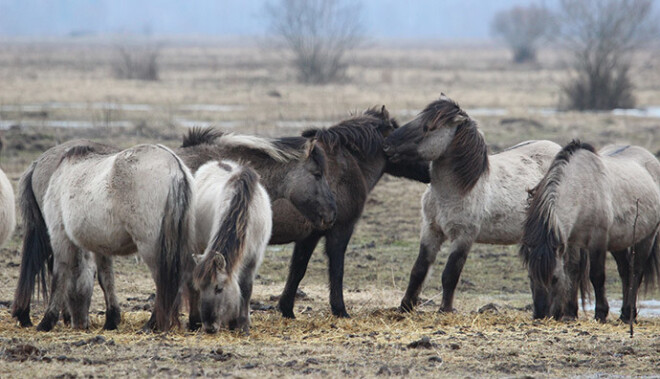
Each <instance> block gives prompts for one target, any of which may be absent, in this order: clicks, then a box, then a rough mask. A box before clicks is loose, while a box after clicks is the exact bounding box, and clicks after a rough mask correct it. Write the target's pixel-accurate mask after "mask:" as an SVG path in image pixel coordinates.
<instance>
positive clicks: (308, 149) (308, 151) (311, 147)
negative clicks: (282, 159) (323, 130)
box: [305, 138, 316, 157]
mask: <svg viewBox="0 0 660 379" xmlns="http://www.w3.org/2000/svg"><path fill="white" fill-rule="evenodd" d="M305 144H306V145H307V147H306V148H305V157H309V156H310V155H311V154H312V150H314V146H316V138H311V139H309V140H307V142H305Z"/></svg>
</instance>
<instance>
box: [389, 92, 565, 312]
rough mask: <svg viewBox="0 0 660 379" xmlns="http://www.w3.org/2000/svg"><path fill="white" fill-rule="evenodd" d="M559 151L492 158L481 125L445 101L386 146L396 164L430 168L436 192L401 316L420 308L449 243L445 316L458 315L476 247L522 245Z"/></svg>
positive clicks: (544, 148) (535, 149) (530, 146)
mask: <svg viewBox="0 0 660 379" xmlns="http://www.w3.org/2000/svg"><path fill="white" fill-rule="evenodd" d="M560 149H561V147H560V146H559V145H557V144H555V143H553V142H549V141H527V142H522V143H520V144H518V145H515V146H513V147H511V148H509V149H507V150H505V151H503V152H501V153H499V154H495V155H491V156H488V151H487V147H486V142H485V141H484V138H483V136H482V135H481V133H480V132H479V130H478V129H477V123H476V122H475V121H474V120H472V119H471V118H470V117H469V116H468V115H467V113H465V111H463V110H462V109H461V108H460V107H459V106H458V104H457V103H455V102H454V101H452V100H451V99H449V98H448V97H446V96H445V95H444V94H443V95H442V96H441V97H440V99H439V100H437V101H434V102H432V103H431V104H429V105H428V106H427V107H426V108H425V109H424V110H423V111H422V112H421V113H420V114H419V115H418V116H417V117H416V118H415V119H414V120H412V121H410V122H409V123H408V124H406V125H404V126H402V127H401V128H399V129H398V130H396V131H395V132H394V133H392V134H391V135H390V136H389V137H388V138H387V141H386V148H385V152H386V153H387V154H389V155H390V156H391V158H390V159H392V160H399V159H410V158H415V159H424V160H429V161H431V185H430V187H429V188H428V189H427V190H426V192H425V193H424V195H423V197H422V231H421V241H420V247H419V255H418V256H417V260H416V261H415V265H414V266H413V269H412V272H411V274H410V281H409V282H408V288H407V290H406V293H405V295H404V297H403V299H402V300H401V309H402V310H404V311H410V310H412V309H413V308H414V307H415V306H416V305H417V304H418V302H419V294H420V292H421V289H422V284H423V283H424V281H425V279H426V276H427V274H428V271H429V267H430V266H431V265H432V264H433V262H434V261H435V258H436V256H437V254H438V251H439V250H440V247H441V245H442V243H443V242H444V241H445V240H447V239H449V240H450V243H451V245H450V254H449V258H448V259H447V264H446V266H445V269H444V272H443V273H442V304H441V306H440V311H441V312H451V311H453V310H454V308H453V300H454V291H455V289H456V284H457V283H458V279H459V277H460V274H461V271H462V270H463V265H464V264H465V260H466V259H467V255H468V252H469V251H470V248H471V247H472V244H473V243H474V242H478V243H488V244H500V245H510V244H515V243H518V242H519V241H520V237H521V236H522V224H523V221H524V220H525V204H526V202H525V200H526V199H527V192H526V190H527V189H529V188H532V187H534V186H535V185H536V184H537V183H538V182H539V180H541V178H542V177H543V174H544V173H545V171H546V170H547V168H548V167H549V166H550V162H551V161H552V158H553V157H554V155H555V154H556V153H557V151H559V150H560Z"/></svg>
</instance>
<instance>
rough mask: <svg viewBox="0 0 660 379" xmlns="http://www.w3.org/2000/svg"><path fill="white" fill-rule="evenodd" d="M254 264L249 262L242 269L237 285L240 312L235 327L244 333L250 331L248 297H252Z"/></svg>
mask: <svg viewBox="0 0 660 379" xmlns="http://www.w3.org/2000/svg"><path fill="white" fill-rule="evenodd" d="M255 266H256V265H255V264H254V263H252V264H250V265H249V266H248V267H246V268H245V270H244V271H243V275H242V276H241V278H240V279H239V283H238V285H239V287H240V288H241V312H240V314H239V316H238V319H237V320H236V323H235V324H236V329H239V330H241V331H242V332H243V333H245V334H249V333H250V299H251V298H252V285H253V284H254V276H255V272H254V271H255V270H256V267H255Z"/></svg>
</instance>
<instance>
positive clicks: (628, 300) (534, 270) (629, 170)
mask: <svg viewBox="0 0 660 379" xmlns="http://www.w3.org/2000/svg"><path fill="white" fill-rule="evenodd" d="M659 228H660V162H658V160H657V159H656V158H655V157H654V156H653V155H652V154H651V153H649V152H648V151H647V150H645V149H643V148H641V147H639V146H607V147H605V148H603V149H601V150H600V151H599V152H598V153H596V152H595V150H594V148H593V146H591V145H589V144H587V143H581V142H580V141H578V140H574V141H572V142H571V143H569V144H568V145H566V146H565V147H564V148H563V149H562V150H561V151H560V152H559V153H558V154H557V156H556V157H555V159H554V161H553V162H552V165H551V166H550V168H549V170H548V172H547V173H546V174H545V176H544V177H543V179H542V180H541V181H540V182H539V184H538V185H537V186H536V187H535V188H534V189H532V190H531V191H530V202H529V209H528V211H527V218H526V220H525V224H524V233H523V238H522V243H521V246H520V255H521V257H522V258H523V261H524V263H525V264H526V265H527V268H528V271H529V277H530V283H531V289H532V297H533V300H534V318H545V317H548V316H552V317H554V318H556V319H561V318H563V317H565V318H576V317H577V312H578V305H577V292H578V289H581V290H582V291H581V292H582V300H583V302H584V298H585V293H588V292H589V291H588V290H589V288H588V284H587V279H586V278H587V277H589V279H590V281H591V284H592V285H593V288H594V292H595V298H596V306H595V318H596V320H598V321H600V322H605V321H606V318H607V314H608V312H609V305H608V303H607V298H606V296H605V255H606V251H607V250H609V251H611V252H612V255H613V256H614V258H615V260H616V263H617V266H618V270H619V275H620V276H621V278H622V286H623V304H622V307H621V315H620V319H621V320H622V321H624V322H629V321H630V320H631V318H632V319H634V318H635V317H636V315H637V310H636V308H635V303H636V300H635V299H636V295H637V291H638V288H639V285H640V284H641V283H642V280H644V281H645V283H646V284H647V287H646V288H649V286H652V285H653V283H654V282H655V281H656V280H657V278H658V276H659V275H658V274H659V273H660V248H659V247H658V243H659V241H658V232H659ZM632 249H634V251H635V255H636V256H635V258H634V260H635V261H634V269H633V271H634V273H633V275H634V276H633V278H635V280H634V282H633V283H632V284H633V291H632V293H631V292H630V285H631V281H633V278H630V275H629V274H630V262H631V255H632ZM631 308H632V313H631Z"/></svg>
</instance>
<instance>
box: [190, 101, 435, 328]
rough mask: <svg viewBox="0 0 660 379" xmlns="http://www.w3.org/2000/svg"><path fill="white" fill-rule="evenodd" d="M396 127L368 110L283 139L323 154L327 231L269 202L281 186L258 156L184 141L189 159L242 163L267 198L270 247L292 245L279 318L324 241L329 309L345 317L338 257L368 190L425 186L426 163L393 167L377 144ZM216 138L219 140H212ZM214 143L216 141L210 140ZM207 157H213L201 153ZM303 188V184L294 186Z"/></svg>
mask: <svg viewBox="0 0 660 379" xmlns="http://www.w3.org/2000/svg"><path fill="white" fill-rule="evenodd" d="M397 127H398V125H397V123H396V121H395V120H394V119H392V118H390V117H389V113H388V112H387V110H386V109H385V107H382V108H381V109H370V110H367V111H366V112H364V114H362V115H358V116H355V117H352V118H350V119H348V120H345V121H342V122H340V123H339V124H338V125H335V126H333V127H330V128H327V129H312V130H308V131H305V132H304V133H303V137H289V138H288V140H291V141H316V144H317V145H319V146H321V147H322V151H325V154H327V159H326V161H327V169H326V171H324V173H325V175H326V177H327V180H328V182H329V184H330V188H331V189H332V194H333V197H334V198H335V199H336V201H337V219H336V221H335V223H334V224H333V225H332V226H331V227H330V228H327V227H322V226H320V225H314V223H310V222H309V221H308V220H306V219H309V217H307V216H306V212H305V210H304V209H302V208H301V207H299V206H297V205H296V202H295V201H294V199H284V198H281V197H276V196H274V194H275V193H277V191H278V188H279V187H280V186H281V185H282V184H286V183H282V180H280V179H278V180H272V174H271V173H270V170H269V169H268V167H264V165H263V164H261V163H260V160H261V159H263V158H262V156H263V154H259V153H258V151H257V152H255V151H246V150H242V151H236V150H235V149H227V148H226V147H223V138H224V137H222V136H223V135H219V133H217V132H212V131H210V130H208V129H207V130H193V131H191V132H190V133H189V135H188V136H187V137H186V140H185V141H186V142H184V145H188V146H191V145H192V144H191V143H190V142H189V141H195V145H194V146H192V147H188V148H187V149H194V150H197V151H192V152H191V154H193V155H194V156H195V157H200V156H204V155H213V154H219V155H220V156H221V157H226V158H228V159H234V160H240V161H244V162H246V163H247V164H249V165H250V166H251V167H253V168H254V169H255V170H256V171H257V172H258V173H259V174H260V176H261V178H262V183H263V184H264V187H265V188H266V190H267V191H268V192H269V193H270V195H271V201H272V202H273V203H272V207H273V233H272V235H271V239H270V243H271V244H284V243H289V242H295V243H296V244H295V247H294V250H293V256H292V258H291V265H290V269H289V276H288V278H287V282H286V286H285V288H284V291H283V293H282V296H281V297H280V300H279V304H278V307H279V309H280V312H282V315H283V316H285V317H289V318H294V314H293V306H294V299H295V293H296V290H297V288H298V285H299V284H300V281H301V280H302V278H303V277H304V275H305V272H306V270H307V264H308V263H309V260H310V258H311V255H312V253H313V251H314V248H315V247H316V245H317V244H318V242H319V240H320V239H321V238H322V237H325V253H326V255H327V256H328V265H329V276H330V305H331V309H332V313H333V314H334V315H336V316H342V317H348V313H347V312H346V306H345V305H344V300H343V289H342V286H343V274H344V255H345V252H346V246H347V245H348V241H349V240H350V238H351V235H352V234H353V229H354V227H355V224H356V223H357V221H358V220H359V218H360V215H361V213H362V209H363V208H364V204H365V202H366V199H367V196H368V194H369V192H370V191H371V190H372V189H373V188H374V186H375V185H376V183H378V180H379V179H380V178H381V176H382V175H383V173H389V174H392V175H396V176H404V177H408V178H412V179H415V180H419V181H422V182H428V181H429V177H428V163H425V162H415V163H394V162H390V161H388V160H387V157H386V156H385V154H384V153H383V150H382V144H383V142H384V140H385V137H387V135H389V133H391V132H393V131H394V130H395V129H396V128H397ZM218 135H219V136H220V138H217V137H218ZM216 138H217V139H216ZM182 150H186V148H183V149H179V150H177V151H178V152H179V154H180V156H181V157H182V158H183V159H184V161H186V162H187V163H188V164H189V165H190V166H192V168H194V167H195V164H194V162H192V159H190V158H188V155H187V154H186V153H184V152H182ZM204 151H212V152H214V153H213V154H208V153H206V154H205V153H203V152H204ZM298 185H299V186H305V184H298Z"/></svg>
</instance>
